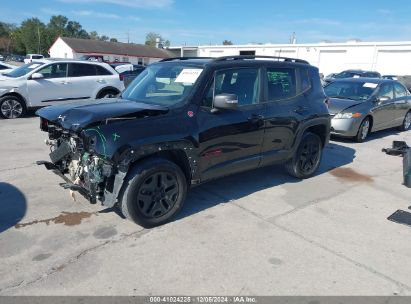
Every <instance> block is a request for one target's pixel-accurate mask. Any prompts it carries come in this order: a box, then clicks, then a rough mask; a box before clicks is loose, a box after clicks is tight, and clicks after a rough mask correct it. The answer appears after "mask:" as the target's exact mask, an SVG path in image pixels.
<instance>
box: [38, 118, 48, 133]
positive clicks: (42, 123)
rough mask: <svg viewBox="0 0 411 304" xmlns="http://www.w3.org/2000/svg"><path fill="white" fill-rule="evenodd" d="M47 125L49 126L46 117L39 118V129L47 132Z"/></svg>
mask: <svg viewBox="0 0 411 304" xmlns="http://www.w3.org/2000/svg"><path fill="white" fill-rule="evenodd" d="M48 127H49V121H48V120H47V119H44V118H40V130H42V131H46V132H47V131H48Z"/></svg>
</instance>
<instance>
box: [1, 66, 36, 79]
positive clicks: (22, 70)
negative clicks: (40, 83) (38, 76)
mask: <svg viewBox="0 0 411 304" xmlns="http://www.w3.org/2000/svg"><path fill="white" fill-rule="evenodd" d="M43 64H44V63H43V62H32V63H28V64H25V65H22V66H21V67H18V68H17V69H14V70H13V71H11V72H9V73H7V74H3V75H5V76H7V77H12V78H17V77H21V76H24V75H26V74H28V73H30V72H31V71H33V69H35V68H38V67H39V66H42V65H43Z"/></svg>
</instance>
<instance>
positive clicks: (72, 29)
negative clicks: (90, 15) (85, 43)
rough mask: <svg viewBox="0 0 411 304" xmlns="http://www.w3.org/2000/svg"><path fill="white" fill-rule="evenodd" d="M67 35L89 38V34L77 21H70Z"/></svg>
mask: <svg viewBox="0 0 411 304" xmlns="http://www.w3.org/2000/svg"><path fill="white" fill-rule="evenodd" d="M66 35H67V36H68V37H72V38H83V39H89V38H90V36H89V34H88V33H87V32H86V31H85V30H84V29H83V27H82V26H81V24H80V23H78V22H77V21H69V22H68V23H67V26H66Z"/></svg>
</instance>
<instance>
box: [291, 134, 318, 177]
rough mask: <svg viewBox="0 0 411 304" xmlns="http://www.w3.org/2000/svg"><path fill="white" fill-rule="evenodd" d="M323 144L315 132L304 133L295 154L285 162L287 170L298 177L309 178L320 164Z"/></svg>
mask: <svg viewBox="0 0 411 304" xmlns="http://www.w3.org/2000/svg"><path fill="white" fill-rule="evenodd" d="M322 151H323V145H322V141H321V138H320V137H319V136H318V135H317V134H314V133H311V132H307V133H304V135H303V138H302V139H301V142H300V145H299V146H298V149H297V151H296V153H295V154H294V156H293V157H292V158H291V159H290V160H289V161H288V162H287V163H286V164H285V168H286V170H287V172H288V173H289V174H290V175H291V176H294V177H297V178H301V179H304V178H309V177H311V176H312V175H313V174H314V173H315V171H317V169H318V167H319V166H320V162H321V157H322Z"/></svg>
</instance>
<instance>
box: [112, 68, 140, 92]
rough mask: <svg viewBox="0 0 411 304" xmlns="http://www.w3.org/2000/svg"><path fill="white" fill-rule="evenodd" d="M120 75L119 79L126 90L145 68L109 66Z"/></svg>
mask: <svg viewBox="0 0 411 304" xmlns="http://www.w3.org/2000/svg"><path fill="white" fill-rule="evenodd" d="M110 65H111V66H112V67H113V68H114V69H115V70H116V71H117V72H118V73H119V75H120V79H121V80H122V81H123V82H124V86H125V87H126V88H127V87H128V86H129V85H130V83H131V82H132V81H133V80H134V79H135V78H136V77H137V76H138V75H140V74H141V72H143V71H144V70H145V68H146V67H145V66H143V65H138V64H131V63H128V64H123V63H119V64H110Z"/></svg>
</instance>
